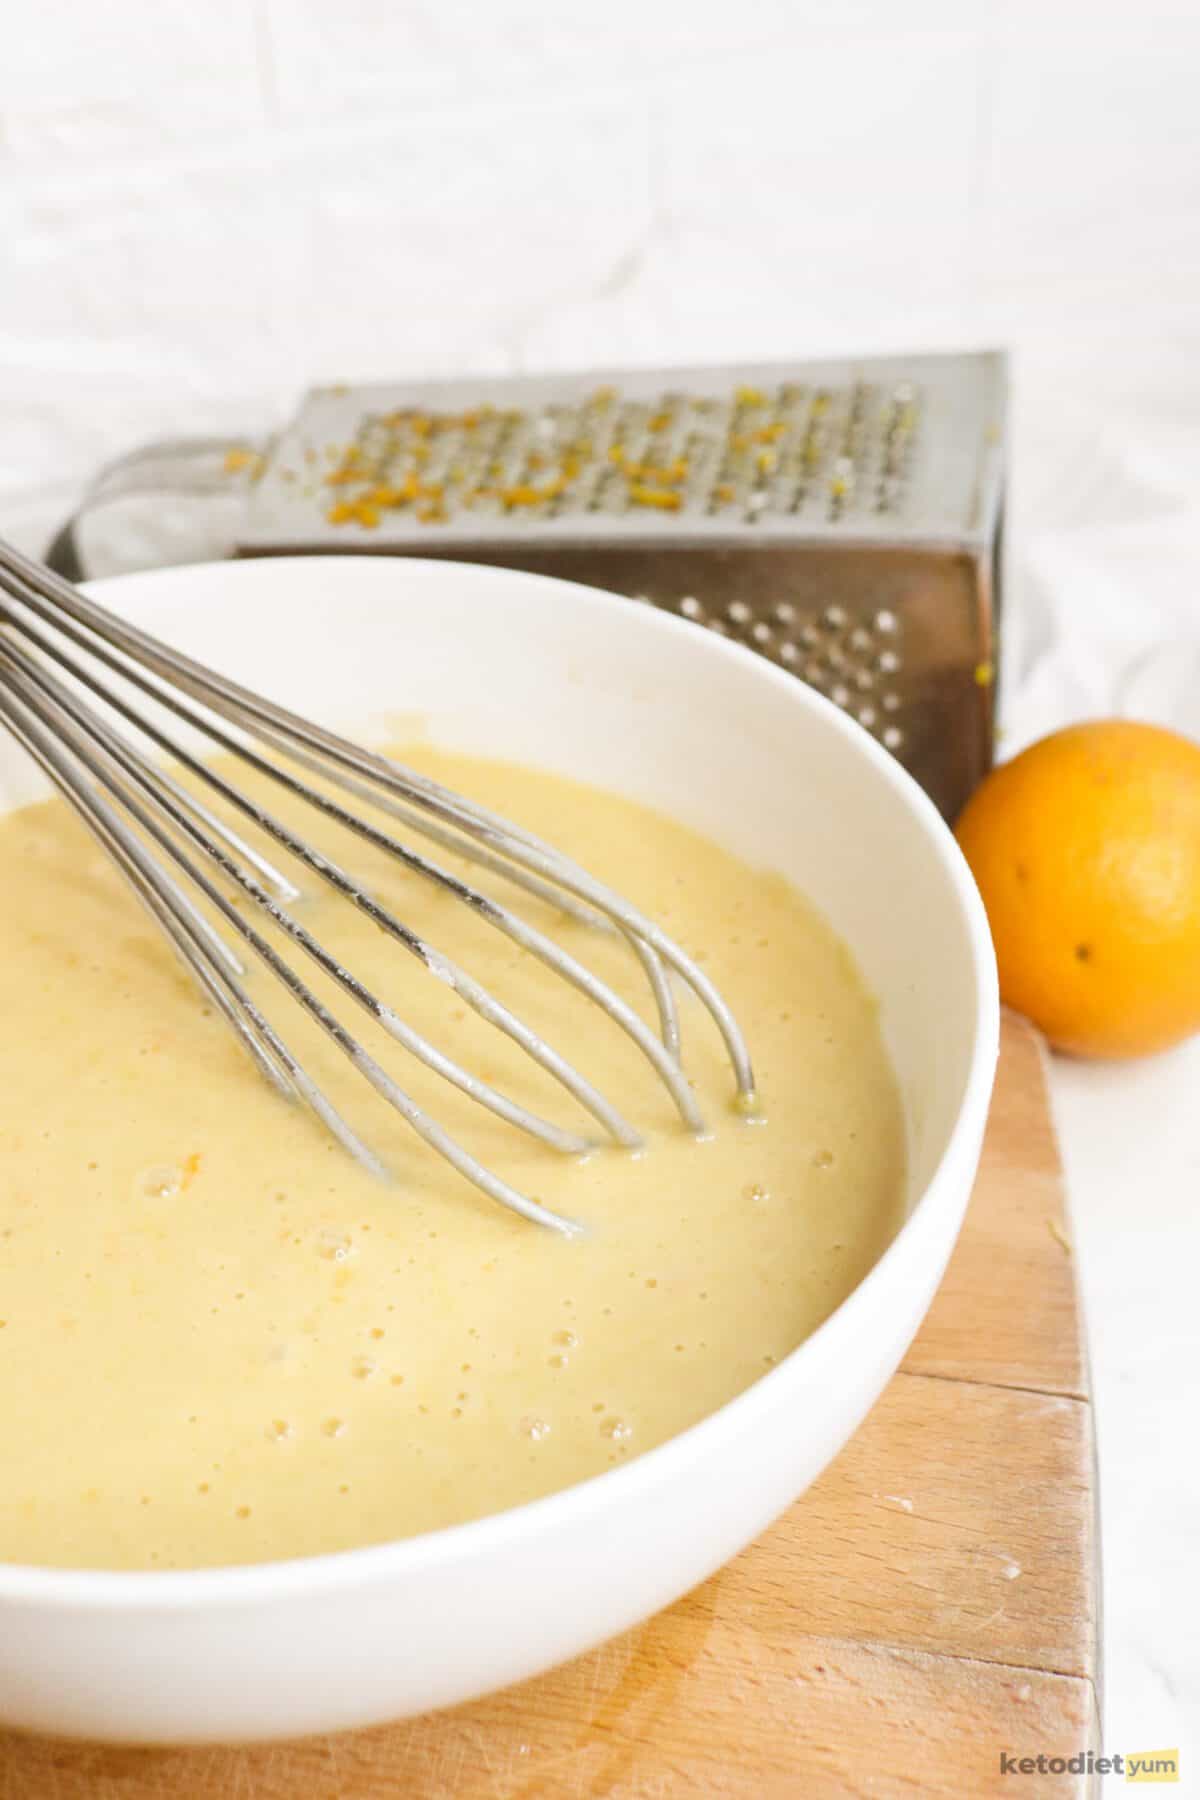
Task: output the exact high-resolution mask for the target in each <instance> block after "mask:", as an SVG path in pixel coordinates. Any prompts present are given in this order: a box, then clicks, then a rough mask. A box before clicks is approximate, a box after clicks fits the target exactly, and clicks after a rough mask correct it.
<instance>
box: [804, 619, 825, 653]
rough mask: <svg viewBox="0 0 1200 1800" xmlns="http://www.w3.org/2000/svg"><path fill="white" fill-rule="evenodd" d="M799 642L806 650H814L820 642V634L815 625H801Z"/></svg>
mask: <svg viewBox="0 0 1200 1800" xmlns="http://www.w3.org/2000/svg"><path fill="white" fill-rule="evenodd" d="M800 642H801V643H802V644H803V645H804V648H805V649H806V650H815V649H816V647H817V645H818V644H819V643H820V642H821V634H820V632H819V631H818V630H817V628H816V626H815V625H803V626H801V628H800Z"/></svg>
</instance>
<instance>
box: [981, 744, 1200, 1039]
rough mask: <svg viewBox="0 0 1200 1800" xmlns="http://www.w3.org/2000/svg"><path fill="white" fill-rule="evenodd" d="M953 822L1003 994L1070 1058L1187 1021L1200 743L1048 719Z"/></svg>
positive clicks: (1185, 1026)
mask: <svg viewBox="0 0 1200 1800" xmlns="http://www.w3.org/2000/svg"><path fill="white" fill-rule="evenodd" d="M955 835H956V837H957V838H958V841H959V843H960V845H961V846H962V849H963V853H964V855H965V856H966V859H967V861H968V863H969V864H970V865H971V870H972V872H973V874H974V876H975V879H976V881H977V882H978V884H979V891H980V893H981V894H982V895H983V903H984V906H985V907H986V908H987V915H988V919H989V921H990V923H991V927H992V937H993V939H994V941H995V945H996V960H997V962H998V964H999V968H1000V992H1001V995H1002V997H1003V999H1004V1000H1005V1001H1006V1002H1007V1004H1008V1005H1010V1006H1013V1007H1015V1008H1016V1009H1017V1011H1018V1012H1023V1013H1025V1014H1026V1015H1027V1016H1028V1017H1029V1018H1031V1019H1032V1020H1033V1021H1034V1023H1035V1024H1036V1025H1038V1026H1040V1027H1041V1029H1042V1031H1043V1032H1045V1034H1046V1036H1047V1037H1048V1038H1049V1039H1050V1041H1051V1043H1053V1044H1056V1045H1057V1046H1058V1047H1059V1048H1060V1049H1063V1050H1070V1051H1073V1052H1074V1053H1075V1054H1076V1055H1080V1056H1113V1057H1116V1056H1143V1055H1146V1054H1148V1053H1149V1052H1151V1051H1154V1050H1162V1049H1165V1048H1166V1047H1167V1046H1168V1045H1169V1044H1174V1043H1177V1042H1178V1041H1179V1040H1180V1039H1181V1038H1185V1037H1188V1036H1189V1035H1190V1034H1191V1033H1192V1032H1194V1031H1198V1030H1200V745H1197V744H1194V743H1192V742H1191V740H1190V739H1188V738H1185V737H1180V736H1179V735H1178V734H1177V733H1176V732H1173V731H1164V730H1161V729H1160V728H1159V727H1158V726H1154V725H1139V724H1135V723H1133V722H1132V721H1129V720H1125V719H1098V720H1096V721H1094V722H1092V723H1090V724H1086V725H1074V726H1071V727H1069V728H1068V729H1067V730H1065V731H1056V732H1054V733H1052V734H1051V736H1049V737H1046V738H1042V739H1041V741H1040V742H1039V743H1036V744H1032V745H1031V746H1030V747H1029V749H1028V750H1024V751H1022V753H1021V754H1020V755H1019V756H1015V757H1014V758H1013V760H1012V761H1011V762H1008V763H1004V764H1002V765H1001V767H999V768H997V769H994V770H993V771H992V773H991V774H990V775H989V776H987V778H986V779H985V780H984V782H983V783H982V785H981V786H980V787H979V788H978V789H977V790H976V792H975V793H974V795H973V796H972V798H971V799H970V800H969V801H968V803H967V805H966V808H965V809H964V811H963V813H962V816H961V818H960V819H959V821H958V824H957V826H956V828H955Z"/></svg>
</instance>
